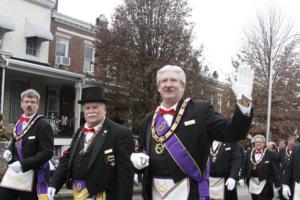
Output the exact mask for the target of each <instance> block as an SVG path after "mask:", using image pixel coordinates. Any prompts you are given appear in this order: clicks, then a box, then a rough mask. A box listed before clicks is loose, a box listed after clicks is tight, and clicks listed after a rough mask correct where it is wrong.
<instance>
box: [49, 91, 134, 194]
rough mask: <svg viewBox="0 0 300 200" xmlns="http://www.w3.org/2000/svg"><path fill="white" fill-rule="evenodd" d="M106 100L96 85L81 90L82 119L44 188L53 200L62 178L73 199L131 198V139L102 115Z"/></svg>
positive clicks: (123, 128)
mask: <svg viewBox="0 0 300 200" xmlns="http://www.w3.org/2000/svg"><path fill="white" fill-rule="evenodd" d="M106 102H107V99H106V98H105V97H104V91H103V89H102V88H99V87H88V88H84V89H83V91H82V99H81V100H79V101H78V103H79V104H82V105H83V111H84V118H85V120H86V122H85V124H83V125H82V126H81V127H80V128H79V129H78V130H77V132H76V133H75V134H74V136H73V140H72V142H71V146H70V148H69V149H68V150H67V151H66V152H65V154H64V156H63V158H62V160H61V161H60V163H59V165H58V167H57V169H56V173H55V175H54V176H53V178H52V180H51V183H50V187H49V188H48V196H49V199H50V200H51V199H53V197H54V193H55V192H58V191H59V190H60V189H61V187H62V186H63V184H64V183H65V182H66V181H69V180H71V181H72V189H73V199H75V200H85V199H87V198H88V197H92V198H93V199H96V200H100V199H101V200H130V199H132V187H133V167H132V164H131V162H130V158H129V156H130V154H131V153H132V152H133V139H132V134H131V132H130V131H129V129H127V128H125V127H123V126H121V125H119V124H117V123H114V122H113V121H111V120H109V119H107V118H106V105H105V103H106Z"/></svg>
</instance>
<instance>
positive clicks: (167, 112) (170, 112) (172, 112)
mask: <svg viewBox="0 0 300 200" xmlns="http://www.w3.org/2000/svg"><path fill="white" fill-rule="evenodd" d="M159 113H160V115H164V114H169V115H174V114H175V110H174V109H171V110H165V109H163V108H159Z"/></svg>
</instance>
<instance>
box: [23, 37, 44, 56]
mask: <svg viewBox="0 0 300 200" xmlns="http://www.w3.org/2000/svg"><path fill="white" fill-rule="evenodd" d="M29 39H32V38H26V49H25V54H26V55H28V56H34V57H39V54H40V48H41V40H40V39H39V38H36V47H35V48H36V49H35V51H36V53H35V55H33V54H29V53H27V42H28V40H29Z"/></svg>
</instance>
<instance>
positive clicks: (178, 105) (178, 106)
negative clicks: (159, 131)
mask: <svg viewBox="0 0 300 200" xmlns="http://www.w3.org/2000/svg"><path fill="white" fill-rule="evenodd" d="M183 101H184V99H180V101H179V102H178V104H177V107H176V111H175V115H174V116H173V120H172V124H173V123H174V121H175V119H176V116H177V114H178V112H179V110H180V107H181V105H182V103H183Z"/></svg>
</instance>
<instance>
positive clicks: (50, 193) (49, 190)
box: [47, 187, 56, 200]
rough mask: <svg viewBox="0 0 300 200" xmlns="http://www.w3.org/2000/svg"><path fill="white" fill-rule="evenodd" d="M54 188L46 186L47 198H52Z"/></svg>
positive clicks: (52, 199)
mask: <svg viewBox="0 0 300 200" xmlns="http://www.w3.org/2000/svg"><path fill="white" fill-rule="evenodd" d="M55 192H56V189H55V188H54V187H48V190H47V193H48V200H54V195H55Z"/></svg>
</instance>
